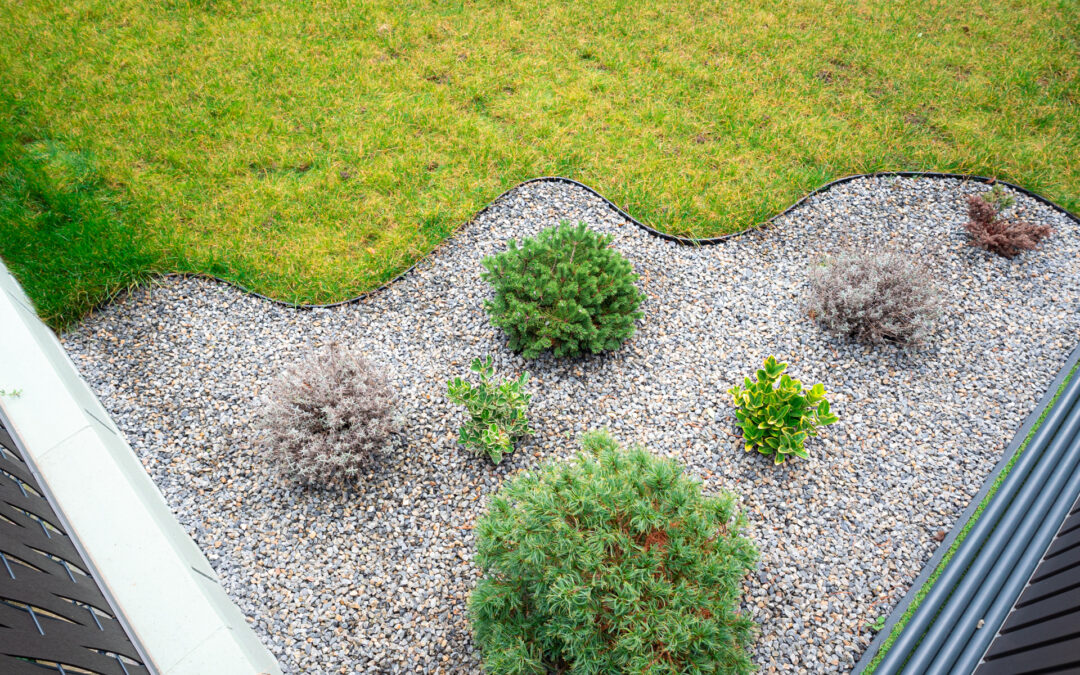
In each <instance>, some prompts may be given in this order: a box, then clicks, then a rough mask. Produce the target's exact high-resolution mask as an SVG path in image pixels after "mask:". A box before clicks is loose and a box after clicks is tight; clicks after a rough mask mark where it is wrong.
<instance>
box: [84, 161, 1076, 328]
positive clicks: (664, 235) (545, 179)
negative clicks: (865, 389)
mask: <svg viewBox="0 0 1080 675" xmlns="http://www.w3.org/2000/svg"><path fill="white" fill-rule="evenodd" d="M888 177H897V178H935V179H945V178H950V179H955V180H962V181H971V182H975V183H983V184H985V185H1004V186H1005V187H1007V188H1009V189H1011V190H1016V191H1017V192H1019V193H1021V194H1023V195H1026V196H1028V197H1030V198H1032V199H1034V200H1035V201H1037V202H1040V203H1042V204H1046V205H1047V206H1049V207H1051V208H1053V209H1057V210H1058V211H1060V212H1061V213H1063V214H1064V215H1065V216H1067V217H1068V218H1069V219H1071V220H1073V221H1075V222H1076V223H1077V224H1080V216H1078V215H1076V214H1075V213H1073V212H1071V211H1069V210H1068V209H1066V208H1065V207H1063V206H1061V205H1060V204H1057V203H1055V202H1052V201H1050V200H1049V199H1047V198H1046V197H1043V196H1042V195H1040V194H1038V193H1036V192H1032V191H1031V190H1028V189H1027V188H1024V187H1021V186H1019V185H1016V184H1014V183H1010V182H1008V181H1004V180H1000V179H997V178H993V177H990V176H978V175H974V174H963V173H943V172H939V171H880V172H877V173H856V174H851V175H850V176H844V177H842V178H837V179H836V180H832V181H829V182H828V183H825V184H824V185H822V186H821V187H819V188H816V189H815V190H813V191H811V192H809V193H807V194H806V195H804V196H803V197H802V198H801V199H799V200H798V201H796V202H794V203H793V204H791V205H790V206H788V207H787V208H786V209H784V210H783V211H781V212H780V213H777V214H776V215H774V216H772V217H771V218H769V219H768V220H766V221H764V222H762V223H758V224H757V225H753V226H751V227H748V228H746V229H745V230H739V231H738V232H732V233H730V234H724V235H721V236H719V237H702V238H700V239H697V238H694V237H680V236H678V235H675V234H670V233H668V232H662V231H660V230H657V229H655V228H653V227H650V226H648V225H646V224H645V223H643V222H641V221H639V220H638V219H637V218H634V217H633V216H632V215H630V214H629V213H627V212H626V211H624V210H622V209H621V208H619V207H618V205H616V204H615V202H613V201H611V200H610V199H608V198H607V197H605V196H604V195H602V194H600V193H599V192H597V191H596V190H594V189H593V188H591V187H589V186H588V185H586V184H584V183H582V182H580V181H576V180H574V179H573V178H566V177H563V176H540V177H538V178H530V179H528V180H525V181H522V182H520V183H518V184H517V185H515V186H513V187H511V188H509V189H507V190H505V191H503V192H501V193H500V194H499V195H498V196H497V197H495V198H494V199H492V200H491V201H490V202H488V203H487V205H486V206H484V207H483V208H482V209H480V210H479V211H477V212H476V213H474V214H473V216H472V217H471V218H469V220H467V221H465V222H464V223H463V224H462V225H461V227H459V228H458V230H461V229H462V228H465V227H468V226H469V225H470V224H472V223H473V222H475V221H476V219H477V218H479V217H480V216H481V215H483V214H484V213H487V212H488V211H489V210H490V209H491V208H492V207H493V206H494V205H495V204H496V203H497V202H498V201H499V200H500V199H502V198H503V197H505V196H506V195H508V194H510V193H511V192H514V191H515V190H517V189H518V188H521V187H523V186H525V185H531V184H532V183H563V184H565V185H573V186H575V187H578V188H581V189H583V190H585V191H586V192H588V193H589V194H591V195H593V196H594V197H596V198H597V199H599V200H601V201H602V202H604V204H606V205H607V206H608V208H610V209H612V210H613V211H615V212H616V213H618V214H619V215H620V216H622V217H623V218H625V219H626V220H628V221H630V222H631V223H633V224H634V225H636V226H637V227H639V228H641V229H642V230H645V231H646V232H648V233H649V234H651V235H653V236H654V237H659V238H660V239H666V240H667V241H673V242H675V243H677V244H681V245H683V246H713V245H716V244H720V243H723V242H725V241H727V240H729V239H733V238H735V237H739V236H741V235H744V234H748V233H750V232H756V231H758V230H761V229H764V228H766V227H768V226H770V225H773V224H774V223H775V221H776V220H777V219H779V218H782V217H784V216H786V215H787V214H789V213H791V212H792V211H794V210H795V209H797V208H799V207H800V206H802V205H803V204H805V203H806V202H807V201H809V200H810V199H811V198H812V197H815V196H817V195H819V194H822V193H824V192H827V191H829V190H831V189H832V188H834V187H836V186H837V185H843V184H844V183H850V182H851V181H853V180H858V179H860V178H888ZM456 232H457V230H455V232H454V233H451V234H450V236H448V237H447V238H446V239H444V240H443V243H445V242H446V241H449V240H450V238H452V237H453V236H454V234H455V233H456ZM440 248H442V243H440V244H439V245H438V246H436V247H435V248H433V249H432V250H431V251H429V252H428V253H426V254H424V255H423V256H422V257H421V258H420V259H419V260H417V261H416V262H414V263H413V264H412V265H409V267H408V268H406V269H405V270H403V271H402V272H401V273H400V274H397V275H396V276H394V277H393V278H391V279H389V280H387V281H385V282H383V283H382V284H380V285H379V286H377V287H375V288H373V289H371V290H370V291H364V292H363V293H360V294H359V295H356V296H353V297H351V298H347V299H345V300H338V301H337V302H329V303H325V304H311V303H303V302H289V301H288V300H278V299H277V298H272V297H270V296H268V295H263V294H262V293H258V292H256V291H253V290H251V289H249V288H246V287H245V286H243V285H241V284H239V283H237V282H235V281H231V280H229V279H224V278H222V277H219V276H216V275H213V274H207V273H203V272H191V273H188V272H167V273H165V274H162V275H161V276H160V277H159V278H170V277H179V278H182V279H209V280H210V281H217V282H220V283H223V284H227V285H229V286H232V287H233V288H237V289H239V290H241V291H243V292H244V293H247V294H248V295H251V296H254V297H256V298H262V299H263V300H267V301H269V302H272V303H274V304H276V305H280V306H283V307H292V308H294V309H330V308H332V307H341V306H343V305H350V304H353V303H356V302H360V301H361V300H363V299H365V298H367V297H370V296H372V295H374V294H375V293H378V292H379V291H381V290H383V289H385V288H387V287H388V286H390V285H392V284H393V283H394V282H396V281H398V280H400V279H402V278H404V277H405V276H407V275H408V274H409V273H410V272H412V271H413V270H415V269H416V268H417V267H419V266H420V264H421V263H423V262H424V261H425V260H427V259H429V258H430V257H431V256H433V255H435V254H436V253H437V252H438V250H439V249H440ZM115 297H116V296H115V295H114V296H111V297H110V298H108V299H106V301H105V302H103V303H102V306H104V305H107V304H109V302H111V301H112V300H113V299H114V298H115Z"/></svg>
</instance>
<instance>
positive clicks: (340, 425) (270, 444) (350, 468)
mask: <svg viewBox="0 0 1080 675" xmlns="http://www.w3.org/2000/svg"><path fill="white" fill-rule="evenodd" d="M395 400H396V396H395V395H394V392H393V391H392V390H391V389H390V387H389V385H388V384H387V381H386V377H385V376H384V375H383V373H382V372H380V371H378V370H377V369H376V368H375V367H374V366H372V364H371V363H370V362H368V361H367V360H366V359H365V358H363V357H362V356H360V355H359V354H357V353H355V352H353V351H350V350H348V349H346V348H343V347H340V346H338V345H331V346H330V347H328V348H327V349H325V350H324V351H322V352H320V353H317V354H315V355H314V356H313V357H312V358H310V359H308V360H307V361H306V362H303V363H299V364H296V365H293V366H291V367H288V368H286V369H285V371H284V372H283V373H282V374H281V376H280V377H279V378H278V380H277V381H276V382H275V383H274V384H273V386H272V387H271V390H270V392H269V396H268V400H267V402H266V408H265V409H264V410H263V411H262V420H261V424H262V428H263V429H264V430H265V431H266V442H265V448H266V452H267V454H268V456H269V457H270V459H271V460H272V461H273V462H274V463H275V464H277V466H278V468H279V470H280V471H281V473H282V475H287V476H290V477H293V478H296V479H297V480H298V481H299V482H301V483H309V484H310V483H324V484H326V483H341V482H345V481H349V480H354V479H356V478H357V477H359V476H360V475H361V473H362V472H363V471H364V470H365V469H366V468H368V467H369V466H370V465H371V464H372V463H373V461H374V460H375V458H376V457H377V455H378V453H379V451H380V450H381V449H382V448H383V446H385V445H386V443H387V441H388V440H389V438H390V435H391V434H392V433H394V432H395V431H396V430H397V427H398V422H397V420H396V418H395V415H394V414H393V407H394V403H395Z"/></svg>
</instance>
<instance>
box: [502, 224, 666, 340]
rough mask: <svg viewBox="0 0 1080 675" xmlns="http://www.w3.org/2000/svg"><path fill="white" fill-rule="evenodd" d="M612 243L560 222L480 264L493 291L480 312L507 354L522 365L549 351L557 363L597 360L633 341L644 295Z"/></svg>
mask: <svg viewBox="0 0 1080 675" xmlns="http://www.w3.org/2000/svg"><path fill="white" fill-rule="evenodd" d="M611 241H612V236H611V235H601V234H598V233H596V232H594V231H592V230H590V229H589V228H587V227H585V224H584V223H580V224H578V225H577V226H574V225H571V224H570V223H568V222H563V223H562V224H561V225H559V226H558V227H549V228H548V229H546V230H544V231H543V232H541V233H540V234H539V235H538V236H537V237H536V238H531V237H530V238H527V239H525V240H524V241H523V242H522V243H521V246H520V247H519V246H518V244H517V242H515V241H512V240H511V241H510V243H509V246H508V248H507V250H506V251H504V252H502V253H500V254H498V255H495V256H491V257H488V258H485V259H484V267H485V268H486V269H487V271H486V272H484V273H483V275H482V276H483V278H484V280H485V281H487V282H488V283H490V284H491V286H492V288H494V290H495V297H494V298H493V299H492V300H488V301H486V302H485V303H484V308H485V309H486V310H487V312H488V315H489V316H490V317H491V323H493V324H494V325H496V326H498V327H499V328H502V329H503V330H504V331H506V334H507V336H508V337H509V345H510V349H512V350H514V351H517V352H521V355H522V356H524V357H525V358H527V359H533V358H536V357H537V356H539V355H540V354H542V353H543V352H544V351H547V350H549V349H550V350H551V351H552V352H554V353H555V356H560V357H561V356H578V355H580V354H584V353H591V354H596V353H599V352H602V351H605V350H612V349H618V348H619V346H620V345H621V344H622V343H623V341H624V340H626V339H627V338H629V337H630V336H631V335H633V334H634V322H635V321H636V320H637V319H639V318H641V316H642V314H641V312H639V311H638V306H639V305H641V301H642V300H643V299H644V297H645V296H644V294H642V292H641V291H640V290H638V288H637V287H636V286H635V285H634V281H635V280H636V279H637V275H636V274H634V270H633V267H631V265H630V263H629V261H627V260H626V258H624V257H623V256H622V254H621V253H619V252H618V251H616V250H615V249H614V248H612V247H611Z"/></svg>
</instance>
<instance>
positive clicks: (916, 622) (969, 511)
mask: <svg viewBox="0 0 1080 675" xmlns="http://www.w3.org/2000/svg"><path fill="white" fill-rule="evenodd" d="M1078 361H1080V346H1078V347H1076V348H1075V349H1073V351H1072V353H1071V354H1069V356H1068V358H1067V359H1066V360H1065V364H1064V365H1063V366H1062V367H1061V369H1060V370H1059V371H1058V373H1057V376H1056V377H1055V378H1054V381H1053V382H1052V383H1051V384H1050V386H1049V387H1048V388H1047V390H1046V393H1045V394H1043V397H1042V398H1041V399H1040V400H1039V403H1038V405H1036V406H1035V409H1034V410H1033V411H1032V412H1031V413H1030V414H1029V415H1028V416H1027V418H1026V419H1025V420H1024V423H1023V424H1022V425H1021V426H1020V429H1019V430H1018V431H1017V432H1016V435H1015V436H1014V437H1013V439H1012V442H1011V443H1010V444H1009V446H1008V447H1007V448H1006V449H1005V451H1004V453H1003V454H1002V457H1001V459H1000V460H999V461H998V463H997V465H996V466H995V467H994V469H993V471H991V472H990V474H989V475H988V476H987V478H986V480H985V481H984V482H983V485H982V487H981V488H980V490H979V492H978V494H976V495H975V496H974V497H973V498H972V499H971V502H970V503H969V504H968V507H967V508H966V509H965V510H964V512H963V513H962V514H961V515H960V516H959V517H958V518H957V520H956V522H955V524H954V526H953V528H952V530H951V531H950V532H949V534H948V535H947V536H946V537H945V539H944V540H942V542H941V544H940V545H939V546H938V548H937V550H936V551H935V553H934V555H933V556H932V557H931V558H930V560H929V561H928V562H927V563H926V565H925V566H924V567H923V570H922V572H921V573H920V574H919V576H918V577H917V578H916V579H915V581H914V582H913V583H912V584H911V587H910V588H909V589H908V592H907V593H906V594H905V595H904V597H903V598H901V600H900V601H899V602H898V603H897V604H896V606H895V607H894V608H893V610H892V612H891V613H890V614H889V618H888V619H887V620H886V622H885V625H884V626H883V627H882V629H881V630H880V631H878V633H877V635H876V636H875V638H874V640H873V641H872V642H871V643H870V646H869V647H867V649H866V650H865V651H864V652H863V655H862V657H861V658H860V659H859V662H858V663H857V664H856V665H855V668H854V670H853V671H852V672H856V673H863V672H866V670H867V669H868V668H869V666H870V664H871V662H872V661H873V660H874V659H875V658H876V657H877V656H878V652H880V651H881V649H882V647H883V646H884V644H885V642H886V641H887V640H888V639H889V637H890V636H891V635H892V632H893V630H894V629H895V627H896V625H897V624H898V623H899V622H900V620H901V619H902V618H903V616H904V614H905V613H906V612H907V611H908V609H909V608H910V607H911V605H912V603H914V602H915V600H916V598H917V596H918V595H919V593H920V591H922V590H923V588H924V587H925V586H926V585H927V582H928V581H929V579H930V577H931V576H932V575H933V574H934V572H935V571H936V570H937V568H938V567H939V565H941V562H942V560H943V559H944V557H945V556H946V555H947V554H948V553H949V551H950V549H951V548H952V547H953V544H954V543H955V542H956V540H957V537H958V536H959V535H960V533H961V531H962V530H963V529H964V527H965V526H967V524H968V523H969V522H973V519H974V518H975V513H976V511H978V509H979V507H980V505H981V504H982V503H983V501H984V500H985V499H986V497H987V495H988V494H990V491H991V490H992V489H993V488H994V483H995V482H996V481H997V479H998V477H999V476H1000V475H1001V473H1002V472H1003V471H1004V470H1005V468H1006V467H1007V466H1008V465H1009V463H1010V461H1012V460H1013V458H1014V457H1016V455H1017V452H1018V451H1019V449H1020V447H1021V446H1022V445H1024V443H1025V442H1027V441H1028V436H1029V435H1031V434H1032V430H1033V429H1035V428H1036V425H1039V420H1040V418H1042V417H1043V416H1044V415H1046V418H1045V419H1044V421H1043V424H1042V425H1040V426H1038V431H1037V432H1036V434H1035V436H1033V437H1032V438H1031V439H1030V440H1031V443H1030V444H1029V445H1028V446H1027V447H1026V448H1025V449H1024V451H1023V453H1022V454H1021V455H1020V456H1019V458H1017V466H1014V467H1013V469H1012V471H1010V473H1009V474H1008V476H1007V477H1006V479H1005V480H1006V481H1008V480H1009V478H1010V477H1011V478H1013V480H1014V482H1017V484H1016V485H1014V486H1012V491H1011V492H1006V490H1007V487H1006V484H1005V482H1004V481H1003V482H1002V484H1001V486H999V487H998V490H997V491H996V492H995V493H994V496H993V497H992V498H991V500H990V502H988V503H987V505H986V510H984V512H983V513H982V514H981V515H980V516H979V518H978V520H975V521H974V522H975V523H976V524H979V523H983V521H984V519H987V518H988V516H992V517H993V520H995V521H996V520H1000V519H1003V518H1005V516H1006V515H1007V512H1002V513H992V514H988V513H987V511H991V507H992V506H994V507H996V509H1001V510H1003V511H1004V510H1005V509H1007V508H1009V507H1011V502H1012V501H1013V500H1014V498H1016V497H1017V495H1019V494H1020V493H1021V491H1022V490H1023V489H1024V487H1025V485H1024V484H1023V483H1024V482H1026V480H1021V479H1027V478H1028V477H1029V475H1031V474H1034V473H1035V472H1036V471H1037V470H1038V469H1039V467H1038V466H1037V465H1038V464H1039V462H1040V460H1042V458H1043V453H1044V451H1045V450H1046V449H1047V447H1048V446H1049V445H1051V444H1052V443H1053V441H1054V438H1055V434H1056V432H1057V431H1058V427H1063V426H1064V425H1065V424H1067V422H1068V417H1069V416H1068V413H1069V412H1070V408H1073V407H1076V409H1077V410H1080V400H1078V399H1080V396H1074V397H1073V400H1067V395H1068V393H1069V391H1070V390H1072V389H1077V388H1080V372H1077V373H1076V375H1075V376H1074V377H1073V379H1072V380H1070V381H1069V386H1068V387H1066V389H1065V390H1064V391H1062V392H1061V393H1062V395H1061V397H1060V398H1058V400H1057V401H1054V398H1055V397H1056V396H1057V394H1058V391H1059V390H1060V389H1061V388H1062V385H1063V384H1064V383H1065V382H1066V380H1068V378H1069V374H1070V373H1071V372H1072V371H1073V369H1074V368H1075V367H1076V365H1077V362H1078ZM1073 393H1074V394H1077V393H1080V392H1073ZM1052 403H1053V405H1052V406H1051V404H1052ZM1077 410H1074V411H1073V414H1074V415H1076V414H1077ZM1055 416H1056V417H1058V418H1059V419H1052V418H1054V417H1055ZM1055 424H1056V427H1055ZM1051 427H1053V428H1051ZM1040 435H1042V436H1044V437H1045V438H1042V439H1040ZM1040 441H1042V442H1040ZM1063 451H1064V452H1065V453H1066V454H1068V452H1069V451H1068V449H1067V448H1065V449H1064V450H1063ZM1020 460H1025V461H1026V462H1027V463H1029V466H1028V467H1027V469H1026V471H1023V473H1021V467H1020ZM1036 487H1037V486H1036ZM1054 494H1057V492H1056V491H1055V492H1054ZM1032 498H1033V497H1032ZM1073 499H1075V495H1074V496H1070V497H1069V498H1068V502H1069V504H1070V505H1071V504H1072V501H1073ZM1051 508H1052V507H1051ZM984 526H992V529H991V531H990V532H987V533H983V534H982V536H981V537H980V538H981V539H982V541H978V540H977V539H976V537H978V535H977V534H976V531H975V528H974V527H973V529H972V531H971V532H969V533H968V534H967V536H966V537H965V539H964V542H963V544H961V545H960V548H958V549H957V551H956V553H955V554H954V556H953V558H951V559H950V560H949V562H948V563H947V564H946V566H945V567H944V568H943V570H942V575H941V577H939V578H938V579H937V580H935V582H934V584H933V585H931V586H930V587H929V588H930V593H928V594H927V596H926V597H925V598H923V601H922V603H921V604H920V605H919V607H918V609H917V610H916V612H915V614H913V615H912V616H911V618H910V619H909V621H908V623H907V624H906V625H905V626H904V628H903V629H902V630H901V632H900V633H899V634H898V635H897V637H896V640H895V641H894V642H893V644H892V645H891V646H890V647H889V649H888V650H887V651H886V652H885V655H886V656H885V660H883V661H882V662H881V663H879V664H878V666H877V668H876V669H875V671H874V672H875V673H898V672H904V671H903V669H904V668H906V667H907V665H908V660H909V658H911V657H912V656H913V655H914V654H915V653H916V652H917V650H918V648H919V645H920V644H921V643H922V641H923V640H924V634H925V637H926V638H929V637H930V636H931V633H935V634H936V633H941V634H942V635H936V636H935V637H936V638H942V637H945V638H946V639H947V636H948V632H949V631H951V630H952V629H953V628H955V626H954V625H953V624H952V623H951V622H950V623H949V625H947V626H946V625H944V624H939V623H938V619H939V618H941V617H942V612H943V611H944V609H945V608H946V607H948V606H949V603H956V604H957V607H956V608H954V609H953V610H952V613H955V612H956V611H958V610H964V609H965V608H966V607H967V600H969V599H970V595H971V594H967V595H968V597H959V596H957V597H953V595H954V594H955V591H956V590H957V589H958V587H960V586H961V585H962V583H963V581H964V579H965V577H966V573H967V571H968V567H969V566H970V565H971V564H972V562H973V561H975V560H977V559H978V556H979V555H981V550H982V548H983V546H984V544H985V542H986V541H988V540H989V539H990V537H991V536H992V535H993V534H994V531H995V530H997V529H998V528H997V523H996V522H991V521H990V520H986V523H985V525H984ZM1035 529H1036V528H1029V529H1028V530H1027V531H1026V532H1020V531H1019V530H1013V531H1011V532H1010V534H1012V536H1013V537H1021V536H1023V535H1025V534H1026V535H1032V534H1033V533H1034V531H1035ZM1056 529H1057V527H1056V524H1055V526H1054V530H1055V531H1056ZM964 545H967V546H969V547H977V548H976V549H975V550H974V553H973V554H972V553H971V551H969V552H968V553H969V556H968V558H967V559H961V558H958V555H959V554H960V553H961V549H962V548H963V547H964ZM1044 548H1045V547H1044ZM1038 553H1040V555H1041V553H1042V549H1041V548H1040V549H1039V551H1038ZM958 565H960V566H963V567H964V569H959V568H958V567H956V566H958ZM947 572H948V573H949V575H957V574H959V575H960V576H959V578H958V579H949V578H947V574H946V573H947ZM1026 578H1027V576H1026V575H1025V577H1024V579H1025V580H1026ZM950 581H951V583H950ZM986 581H987V579H986V578H972V579H970V580H968V584H967V585H968V587H969V589H971V590H977V589H978V588H979V587H981V586H982V585H984V583H985V582H986ZM940 584H947V587H946V586H939V585H940ZM972 587H973V588H972ZM935 593H936V594H937V596H938V597H937V599H936V602H930V599H931V594H935ZM942 593H946V594H947V595H945V597H944V598H942V597H941V594H942ZM1013 601H1015V598H1013V599H1012V601H1010V602H1009V605H1010V606H1011V605H1012V602H1013ZM934 605H936V606H934ZM953 618H954V619H960V618H962V617H953ZM920 623H921V626H920ZM935 626H936V627H935ZM997 629H998V626H996V625H995V626H989V625H988V626H985V627H983V628H982V629H979V630H980V631H993V633H995V634H996V632H997ZM912 630H914V631H915V633H910V632H909V631H912ZM972 637H974V636H972ZM992 637H993V636H991V638H992ZM902 638H903V640H902ZM904 643H906V644H904ZM897 650H899V651H897ZM981 655H982V653H981V651H980V654H979V656H980V657H981ZM921 656H922V655H921ZM933 657H934V654H929V655H928V656H924V658H931V660H932V658H933ZM890 658H891V661H892V663H889V662H888V661H889V659H890ZM883 667H884V668H885V670H882V668H883ZM919 672H931V671H919ZM943 672H944V671H943ZM965 672H970V670H967V671H965Z"/></svg>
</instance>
